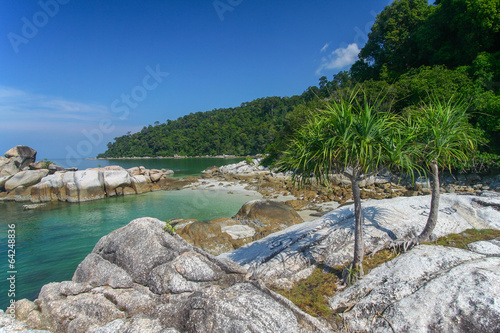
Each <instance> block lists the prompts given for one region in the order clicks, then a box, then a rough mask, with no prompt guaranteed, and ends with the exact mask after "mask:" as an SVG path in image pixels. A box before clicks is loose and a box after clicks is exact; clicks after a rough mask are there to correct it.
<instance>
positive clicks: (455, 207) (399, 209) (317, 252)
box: [220, 194, 500, 287]
mask: <svg viewBox="0 0 500 333" xmlns="http://www.w3.org/2000/svg"><path fill="white" fill-rule="evenodd" d="M476 198H478V197H476V196H471V195H455V194H444V195H442V196H441V200H440V206H439V214H438V223H437V226H436V228H435V229H434V232H433V236H434V237H440V236H443V235H446V234H449V233H460V232H462V231H464V230H466V229H471V228H476V229H484V228H496V224H495V223H494V222H492V221H493V220H494V221H500V212H499V211H496V210H494V209H492V208H491V207H488V206H484V203H483V205H478V204H476V203H475V202H474V200H475V199H476ZM430 199H431V198H430V196H418V197H399V198H394V199H384V200H373V201H367V202H363V215H364V219H365V222H364V241H365V248H366V251H368V252H371V251H373V250H375V249H377V248H382V247H384V246H386V245H387V244H389V243H390V242H392V241H394V240H404V239H409V238H411V237H413V236H414V235H417V234H419V233H420V232H421V231H422V230H423V228H424V226H425V224H426V221H427V217H428V213H429V206H430ZM481 199H482V200H484V201H485V202H487V201H488V200H490V199H491V198H481ZM485 211H487V212H488V214H489V215H488V216H489V219H488V220H485V219H482V218H481V216H483V215H484V212H485ZM353 252H354V206H353V205H350V206H343V207H341V208H338V209H336V210H334V211H332V212H331V213H329V214H326V215H324V216H323V217H321V218H318V219H316V220H314V221H311V222H305V223H302V224H298V225H294V226H291V227H289V228H287V229H285V230H282V231H279V232H276V233H273V234H271V235H269V236H267V237H265V238H263V239H260V240H257V241H255V242H252V243H250V244H247V245H245V246H243V247H241V248H239V249H237V250H234V251H231V252H227V253H223V254H221V255H220V257H223V258H227V259H230V260H233V261H235V262H237V263H239V264H240V265H242V266H244V267H245V268H247V269H248V271H249V272H250V273H251V274H252V275H253V277H254V278H259V279H263V280H264V282H268V283H276V284H278V285H281V286H283V287H290V284H291V283H292V282H293V281H296V280H297V279H299V278H303V277H304V271H307V272H310V271H311V270H310V268H311V266H312V265H313V264H314V263H324V264H326V265H328V266H330V267H333V266H336V265H343V264H346V263H347V262H349V261H351V260H352V258H353Z"/></svg>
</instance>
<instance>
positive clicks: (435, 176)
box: [418, 161, 440, 243]
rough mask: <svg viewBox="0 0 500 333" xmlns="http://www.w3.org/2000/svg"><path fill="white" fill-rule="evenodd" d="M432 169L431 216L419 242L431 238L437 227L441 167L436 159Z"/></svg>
mask: <svg viewBox="0 0 500 333" xmlns="http://www.w3.org/2000/svg"><path fill="white" fill-rule="evenodd" d="M430 167H431V171H432V197H431V210H430V212H429V218H428V219H427V224H426V225H425V228H424V231H422V233H421V234H420V236H418V242H419V243H421V242H426V241H428V240H429V239H430V237H431V234H432V231H433V230H434V228H435V227H436V223H437V218H438V211H439V188H440V186H439V169H438V164H437V162H436V161H433V162H432V163H431V165H430Z"/></svg>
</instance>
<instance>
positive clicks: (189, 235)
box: [178, 221, 234, 255]
mask: <svg viewBox="0 0 500 333" xmlns="http://www.w3.org/2000/svg"><path fill="white" fill-rule="evenodd" d="M178 234H179V236H181V237H182V238H184V239H185V240H186V241H187V242H188V243H190V244H193V245H194V246H197V247H199V248H201V249H203V250H205V251H207V252H208V253H210V254H212V255H219V254H221V253H224V252H227V251H232V250H234V247H233V246H232V243H231V236H230V235H229V234H227V233H225V232H223V231H222V228H221V226H220V225H218V224H214V223H206V222H199V221H194V222H193V223H189V224H187V225H186V226H184V227H182V228H179V230H178Z"/></svg>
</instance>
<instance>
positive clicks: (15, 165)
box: [0, 158, 21, 177]
mask: <svg viewBox="0 0 500 333" xmlns="http://www.w3.org/2000/svg"><path fill="white" fill-rule="evenodd" d="M19 165H20V164H19V162H18V161H17V159H16V158H11V159H9V160H8V162H7V163H5V164H3V165H2V166H1V167H0V177H5V176H13V175H15V174H16V173H18V172H19V171H21V169H20V168H19Z"/></svg>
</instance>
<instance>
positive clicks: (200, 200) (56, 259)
mask: <svg viewBox="0 0 500 333" xmlns="http://www.w3.org/2000/svg"><path fill="white" fill-rule="evenodd" d="M241 160H242V159H241V158H183V159H130V160H129V159H108V160H84V161H83V162H82V164H81V165H79V169H85V168H92V167H98V166H102V167H104V166H106V165H120V166H122V167H124V168H130V167H134V166H141V165H142V166H144V167H146V168H148V169H153V168H156V169H163V168H166V169H171V170H174V172H175V177H187V176H199V175H200V174H201V171H202V170H204V169H206V168H207V167H210V166H221V165H226V164H231V163H237V162H239V161H241ZM52 161H54V162H56V163H57V162H58V161H57V160H56V159H54V160H52ZM59 165H63V164H62V163H60V164H59ZM64 166H65V167H68V166H67V165H64ZM256 198H257V197H255V196H253V195H249V194H238V193H236V194H232V193H228V192H227V191H224V190H218V191H214V190H212V191H209V190H192V189H185V190H177V191H158V192H151V193H144V194H139V195H131V196H126V197H113V198H105V199H103V200H97V201H91V202H83V203H67V202H55V203H49V204H47V205H46V206H45V207H42V208H39V209H35V210H24V209H23V207H22V206H23V205H24V204H26V203H16V202H0V244H1V245H0V272H1V273H0V276H1V275H3V278H2V279H0V309H3V310H5V309H6V308H7V306H8V304H9V302H10V300H11V299H15V300H20V299H23V298H28V299H30V300H34V299H36V297H37V296H38V293H39V291H40V288H41V287H42V286H43V285H44V284H47V283H50V282H60V281H67V280H71V278H72V276H73V273H74V271H75V269H76V267H77V266H78V264H79V263H80V262H81V261H82V260H83V259H84V258H85V256H86V255H87V254H89V253H90V252H91V251H92V249H93V248H94V246H95V244H96V243H97V241H98V240H99V239H100V238H101V237H102V236H104V235H106V234H108V233H110V232H111V231H113V230H115V229H118V228H120V227H123V226H125V225H126V224H128V223H129V222H130V221H132V220H133V219H136V218H139V217H145V216H148V217H154V218H158V219H160V220H162V221H166V220H170V219H174V218H183V219H188V218H195V219H198V220H200V221H209V220H212V219H215V218H220V217H230V216H233V215H235V214H236V212H237V211H238V210H239V209H240V208H241V206H242V205H243V204H244V203H245V202H247V201H250V200H254V199H256ZM9 230H10V231H9ZM13 235H14V236H13ZM9 250H10V251H9ZM12 250H14V251H12ZM11 265H12V266H11ZM12 276H14V277H15V278H14V279H12V278H11V277H12ZM8 278H11V279H10V280H8ZM12 282H13V283H12Z"/></svg>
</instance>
